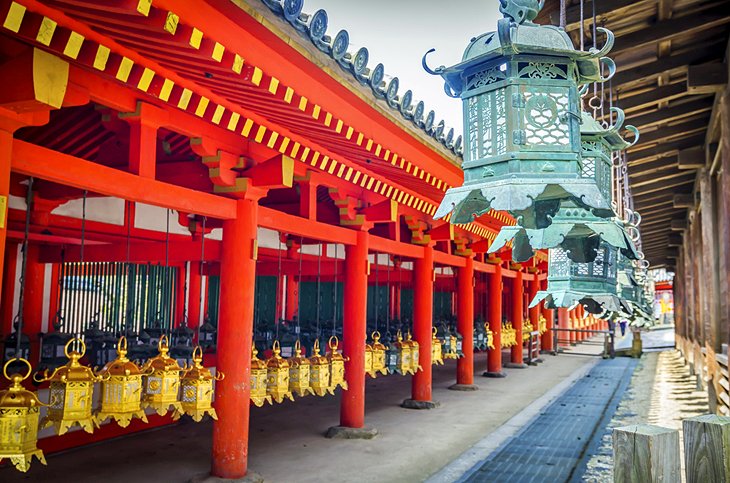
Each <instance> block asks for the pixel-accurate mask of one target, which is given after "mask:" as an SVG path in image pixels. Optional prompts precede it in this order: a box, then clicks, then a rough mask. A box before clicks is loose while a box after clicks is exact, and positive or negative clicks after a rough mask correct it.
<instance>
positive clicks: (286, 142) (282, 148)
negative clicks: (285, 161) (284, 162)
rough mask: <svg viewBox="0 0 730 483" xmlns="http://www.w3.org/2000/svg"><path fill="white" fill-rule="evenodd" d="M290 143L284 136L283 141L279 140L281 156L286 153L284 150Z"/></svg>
mask: <svg viewBox="0 0 730 483" xmlns="http://www.w3.org/2000/svg"><path fill="white" fill-rule="evenodd" d="M290 141H291V140H290V139H289V138H288V137H286V136H284V139H282V140H281V146H279V152H280V153H281V154H284V153H285V152H286V148H288V147H289V142H290Z"/></svg>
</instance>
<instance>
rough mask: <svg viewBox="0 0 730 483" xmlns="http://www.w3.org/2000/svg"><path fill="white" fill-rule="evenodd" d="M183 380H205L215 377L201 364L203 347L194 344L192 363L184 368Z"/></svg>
mask: <svg viewBox="0 0 730 483" xmlns="http://www.w3.org/2000/svg"><path fill="white" fill-rule="evenodd" d="M181 379H183V380H195V381H207V380H212V379H215V376H214V375H213V374H212V373H211V372H210V370H209V369H208V368H207V367H204V366H203V349H202V348H201V347H200V346H196V347H195V349H193V364H192V365H191V366H190V367H189V368H187V369H186V371H185V374H183V376H182V378H181Z"/></svg>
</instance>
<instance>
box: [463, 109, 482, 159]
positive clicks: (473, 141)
mask: <svg viewBox="0 0 730 483" xmlns="http://www.w3.org/2000/svg"><path fill="white" fill-rule="evenodd" d="M466 122H467V129H468V130H469V137H468V138H467V141H468V143H469V145H468V146H467V149H468V150H467V152H468V153H469V160H470V161H473V160H475V159H479V97H471V98H469V100H468V101H467V121H466Z"/></svg>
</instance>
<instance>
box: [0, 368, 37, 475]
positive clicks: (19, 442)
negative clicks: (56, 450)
mask: <svg viewBox="0 0 730 483" xmlns="http://www.w3.org/2000/svg"><path fill="white" fill-rule="evenodd" d="M15 361H20V362H22V363H24V364H25V365H27V366H28V372H27V373H26V374H25V375H21V374H13V375H12V376H9V375H8V366H10V363H12V362H15ZM30 372H31V366H30V362H28V361H27V360H25V359H19V358H13V359H10V360H8V362H6V363H5V365H4V366H3V375H4V376H5V378H6V379H7V380H9V381H10V387H9V388H8V389H5V390H3V391H0V461H2V460H3V459H4V458H8V459H10V462H11V463H12V464H13V465H14V466H15V468H16V469H17V470H18V471H22V472H23V473H25V472H26V471H28V469H29V468H30V462H31V460H32V459H33V456H35V457H36V458H37V459H38V461H40V462H41V463H43V464H44V465H45V464H46V458H45V457H44V456H43V451H42V450H40V449H38V447H37V446H36V443H37V442H38V419H39V417H40V407H41V406H44V404H43V403H42V402H40V400H39V399H38V396H37V395H36V393H34V392H31V391H27V390H26V389H25V388H24V387H23V386H22V384H21V382H22V381H23V380H25V379H27V378H28V376H30Z"/></svg>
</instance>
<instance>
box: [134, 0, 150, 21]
mask: <svg viewBox="0 0 730 483" xmlns="http://www.w3.org/2000/svg"><path fill="white" fill-rule="evenodd" d="M151 6H152V0H138V2H137V12H139V13H140V14H142V15H144V16H145V17H148V16H149V14H150V7H151Z"/></svg>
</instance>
